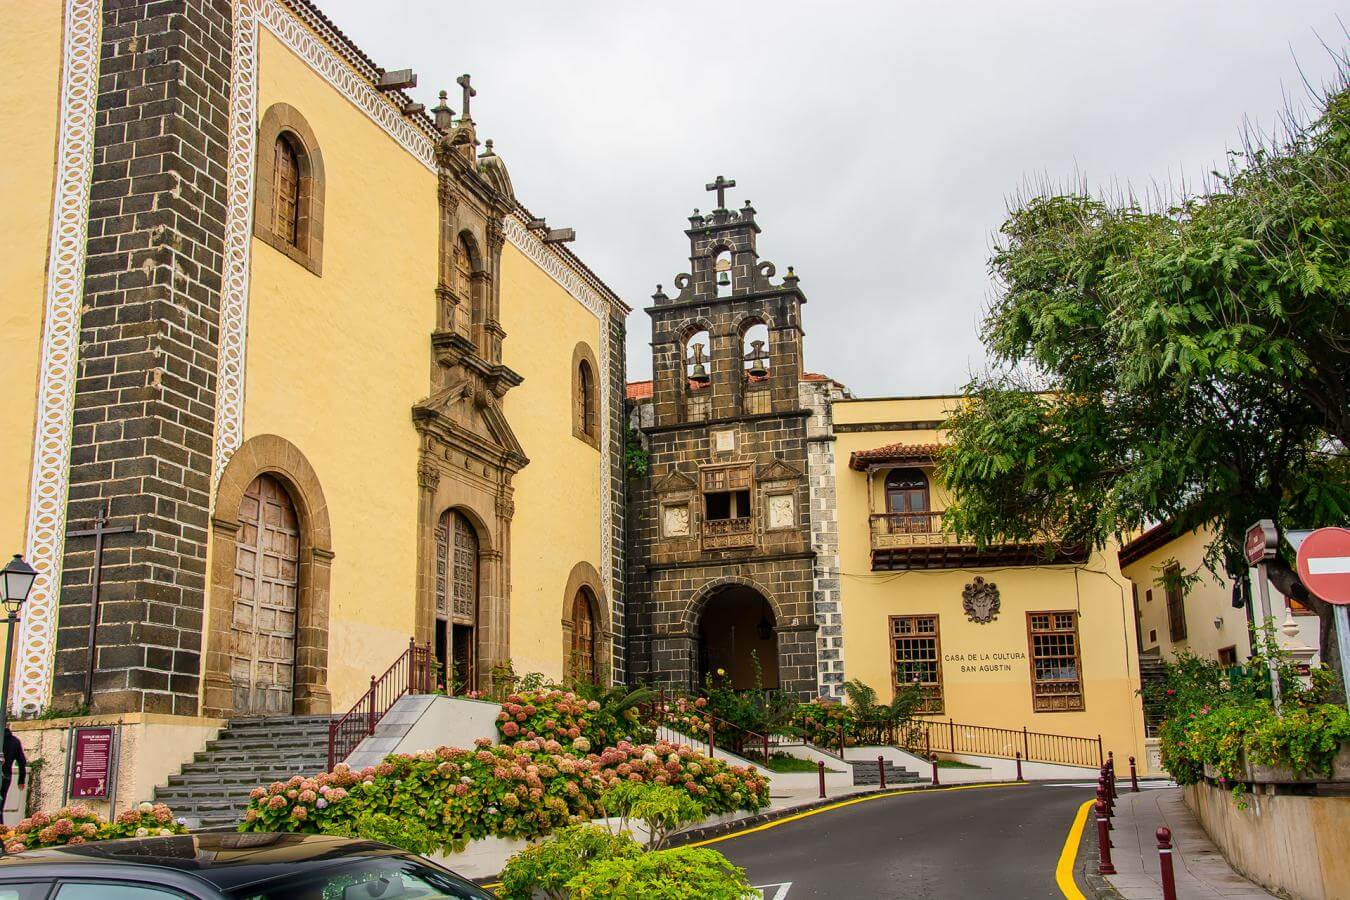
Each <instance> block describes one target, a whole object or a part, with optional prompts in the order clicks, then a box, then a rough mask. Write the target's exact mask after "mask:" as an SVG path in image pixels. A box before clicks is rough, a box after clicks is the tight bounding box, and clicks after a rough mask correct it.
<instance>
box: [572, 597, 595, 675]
mask: <svg viewBox="0 0 1350 900" xmlns="http://www.w3.org/2000/svg"><path fill="white" fill-rule="evenodd" d="M595 632H596V628H595V611H594V609H593V608H592V600H591V594H590V591H588V590H586V588H582V589H581V590H579V591H577V595H576V597H575V598H574V599H573V600H572V652H571V658H570V659H569V660H568V662H567V668H568V675H569V676H571V678H572V680H573V681H584V682H588V683H591V684H595V683H598V682H599V681H600V676H599V673H598V672H597V671H596V665H595V660H596V653H595V639H596V634H595Z"/></svg>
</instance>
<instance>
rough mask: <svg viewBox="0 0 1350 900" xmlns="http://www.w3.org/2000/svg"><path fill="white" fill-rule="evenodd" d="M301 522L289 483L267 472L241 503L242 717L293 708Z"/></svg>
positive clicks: (237, 698) (237, 699) (235, 668)
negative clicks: (296, 512) (285, 485)
mask: <svg viewBox="0 0 1350 900" xmlns="http://www.w3.org/2000/svg"><path fill="white" fill-rule="evenodd" d="M299 563H300V526H299V520H298V518H297V517H296V514H295V505H294V504H293V503H292V502H291V498H290V495H289V494H287V493H286V489H285V488H284V487H282V485H281V482H279V481H277V480H276V479H275V478H273V477H272V476H270V475H259V476H258V477H257V478H255V479H253V483H252V484H250V485H249V486H248V488H247V489H246V490H245V491H244V498H243V500H242V501H241V502H240V504H239V535H238V537H237V538H236V540H235V561H234V608H233V611H232V614H231V616H230V657H231V658H230V679H231V681H233V682H234V711H235V713H236V714H237V715H286V714H289V713H290V712H291V704H292V691H293V682H294V670H295V615H296V600H297V597H298V595H299V585H300V565H299Z"/></svg>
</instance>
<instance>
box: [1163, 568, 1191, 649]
mask: <svg viewBox="0 0 1350 900" xmlns="http://www.w3.org/2000/svg"><path fill="white" fill-rule="evenodd" d="M1163 589H1164V590H1165V591H1166V592H1167V632H1168V636H1169V637H1171V639H1172V643H1174V644H1175V643H1177V642H1178V641H1184V640H1186V597H1185V595H1184V594H1183V593H1182V592H1181V567H1180V566H1168V567H1167V569H1166V570H1165V571H1164V572H1163Z"/></svg>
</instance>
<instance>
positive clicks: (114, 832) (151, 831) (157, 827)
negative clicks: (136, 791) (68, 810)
mask: <svg viewBox="0 0 1350 900" xmlns="http://www.w3.org/2000/svg"><path fill="white" fill-rule="evenodd" d="M186 833H187V828H186V827H185V826H184V822H183V820H182V819H175V818H174V816H173V811H172V810H170V809H169V807H167V806H165V805H164V804H163V803H140V804H138V805H136V806H133V807H132V808H131V809H127V810H123V811H122V812H120V813H118V814H117V818H115V819H113V820H112V821H111V822H109V823H108V824H107V825H105V826H103V829H102V831H101V832H100V834H99V837H100V839H112V838H124V837H152V836H160V837H168V836H169V835H171V834H186Z"/></svg>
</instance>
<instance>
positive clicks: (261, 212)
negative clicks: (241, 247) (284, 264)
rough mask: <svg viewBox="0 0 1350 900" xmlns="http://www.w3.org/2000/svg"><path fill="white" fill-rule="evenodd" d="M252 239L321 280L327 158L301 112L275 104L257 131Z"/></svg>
mask: <svg viewBox="0 0 1350 900" xmlns="http://www.w3.org/2000/svg"><path fill="white" fill-rule="evenodd" d="M256 166H257V167H256V169H255V173H256V177H257V190H256V191H255V192H254V201H253V202H254V209H253V234H254V235H255V236H256V237H257V238H259V239H260V240H262V241H263V242H264V243H267V244H269V245H270V246H272V247H274V248H275V249H276V250H278V251H280V252H281V253H283V254H284V255H286V256H288V257H290V258H291V259H292V260H294V261H295V262H297V263H299V264H300V265H302V266H304V267H305V268H307V269H309V270H310V271H311V272H313V273H314V274H315V275H322V274H323V198H324V168H323V153H322V152H321V151H320V150H319V142H318V139H317V138H316V137H315V134H314V129H312V128H310V127H309V123H308V122H306V121H305V117H304V116H302V115H301V114H300V111H299V110H298V109H296V108H295V107H293V106H291V105H290V104H287V103H273V104H272V105H271V106H269V107H268V108H267V111H266V112H265V113H263V117H262V121H261V122H260V123H259V125H258V143H257V160H256Z"/></svg>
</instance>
